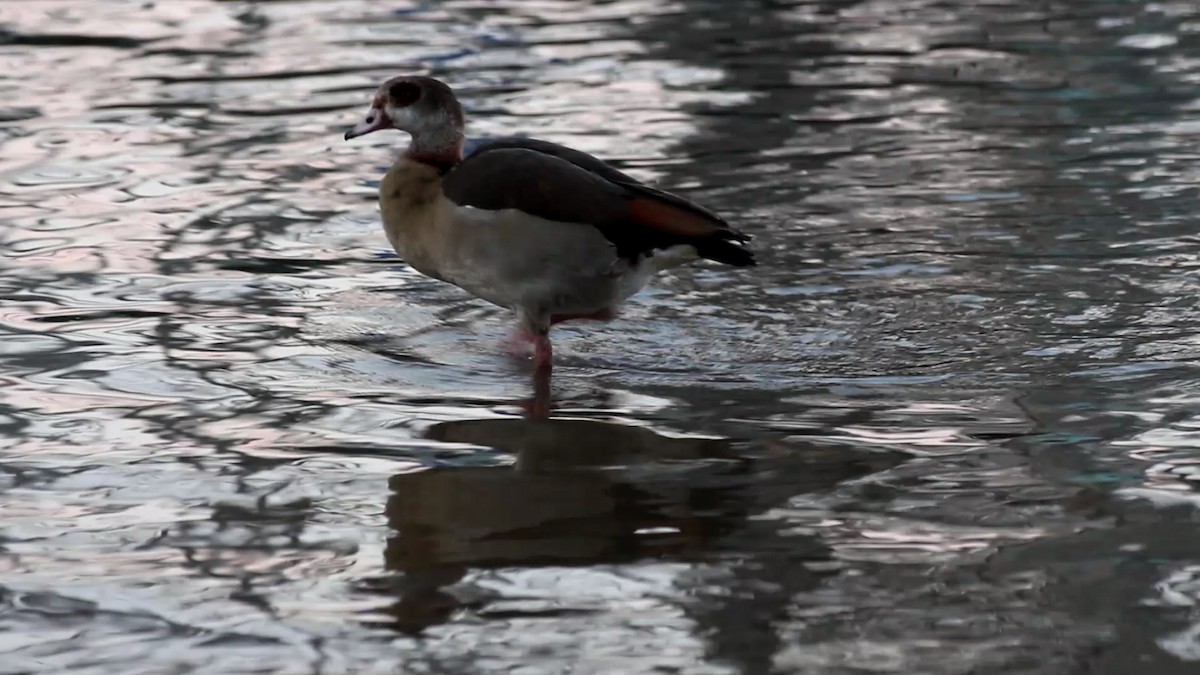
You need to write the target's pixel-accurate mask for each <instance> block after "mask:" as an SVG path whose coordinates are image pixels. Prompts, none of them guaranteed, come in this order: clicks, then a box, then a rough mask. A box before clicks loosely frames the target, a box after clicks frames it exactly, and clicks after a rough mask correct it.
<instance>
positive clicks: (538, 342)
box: [533, 335, 554, 371]
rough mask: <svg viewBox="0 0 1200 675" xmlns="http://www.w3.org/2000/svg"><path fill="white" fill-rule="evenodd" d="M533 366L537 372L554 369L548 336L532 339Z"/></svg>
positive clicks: (536, 336)
mask: <svg viewBox="0 0 1200 675" xmlns="http://www.w3.org/2000/svg"><path fill="white" fill-rule="evenodd" d="M533 365H534V367H535V368H537V369H538V370H546V371H549V370H550V369H551V368H553V367H554V350H553V349H552V348H551V347H550V336H549V335H535V336H534V337H533Z"/></svg>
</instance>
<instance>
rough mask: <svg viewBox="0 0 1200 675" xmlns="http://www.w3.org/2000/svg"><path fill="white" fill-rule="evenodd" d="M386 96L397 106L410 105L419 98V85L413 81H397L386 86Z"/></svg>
mask: <svg viewBox="0 0 1200 675" xmlns="http://www.w3.org/2000/svg"><path fill="white" fill-rule="evenodd" d="M388 98H390V99H392V105H394V106H396V107H398V108H403V107H405V106H410V105H412V104H413V103H416V102H417V99H419V98H421V86H420V85H418V84H416V83H415V82H397V83H395V84H393V85H392V86H390V87H388Z"/></svg>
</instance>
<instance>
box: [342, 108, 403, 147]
mask: <svg viewBox="0 0 1200 675" xmlns="http://www.w3.org/2000/svg"><path fill="white" fill-rule="evenodd" d="M391 128H392V120H391V119H390V118H388V116H387V113H386V112H384V111H383V108H381V107H378V106H372V107H371V111H370V112H368V113H367V119H365V120H363V121H361V122H359V123H358V124H355V125H354V126H353V127H352V128H351V129H348V130H347V131H346V136H345V138H346V140H350V139H351V138H358V137H359V136H366V135H367V134H369V133H371V132H373V131H379V130H380V129H391Z"/></svg>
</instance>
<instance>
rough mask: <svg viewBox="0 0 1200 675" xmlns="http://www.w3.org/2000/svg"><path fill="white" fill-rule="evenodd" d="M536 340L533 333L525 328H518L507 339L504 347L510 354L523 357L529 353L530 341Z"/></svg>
mask: <svg viewBox="0 0 1200 675" xmlns="http://www.w3.org/2000/svg"><path fill="white" fill-rule="evenodd" d="M534 341H535V338H534V336H533V333H530V332H529V331H528V330H526V329H525V328H518V329H516V330H515V331H513V333H512V334H511V335H509V336H508V338H507V339H505V341H504V347H505V348H506V349H507V350H508V353H509V355H510V356H517V357H522V356H527V355H528V354H529V343H531V342H534Z"/></svg>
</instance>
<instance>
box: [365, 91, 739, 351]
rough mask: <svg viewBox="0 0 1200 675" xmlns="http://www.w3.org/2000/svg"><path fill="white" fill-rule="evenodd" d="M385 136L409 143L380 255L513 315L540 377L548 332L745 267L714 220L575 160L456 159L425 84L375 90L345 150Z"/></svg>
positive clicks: (449, 105) (540, 150)
mask: <svg viewBox="0 0 1200 675" xmlns="http://www.w3.org/2000/svg"><path fill="white" fill-rule="evenodd" d="M383 129H398V130H400V131H405V132H407V133H408V134H409V135H411V136H412V141H411V143H410V144H409V146H408V149H407V150H406V151H405V152H404V153H403V154H402V155H401V156H400V157H399V158H398V159H397V160H396V162H395V163H394V164H393V165H392V167H391V169H389V170H388V172H387V175H385V176H384V178H383V181H382V182H381V183H380V185H379V205H380V210H381V211H382V217H383V226H384V230H385V231H386V233H387V237H388V241H389V242H391V245H392V247H393V248H394V249H395V250H396V253H398V254H399V255H400V257H401V258H402V259H403V260H404V261H405V262H407V263H408V264H409V265H411V266H412V267H413V268H415V269H416V270H417V271H418V272H420V273H422V274H424V275H427V276H430V277H433V278H435V279H440V280H442V281H446V282H449V283H451V284H454V285H455V286H458V287H459V288H462V289H463V290H465V291H467V292H468V293H470V294H472V295H474V296H476V297H478V298H482V299H483V300H487V301H488V302H491V303H494V304H496V305H499V306H501V307H507V308H510V309H512V310H513V311H515V312H516V314H517V317H518V319H519V321H520V326H521V334H522V336H523V337H525V338H526V339H532V340H533V343H534V361H535V363H536V366H537V368H538V370H542V369H545V370H547V371H548V370H549V368H550V367H551V365H552V362H553V356H552V352H551V347H550V336H549V333H550V326H551V325H553V324H555V323H558V322H560V321H566V320H570V319H582V318H594V319H599V318H609V317H611V316H612V315H613V313H614V311H615V310H616V308H617V307H618V306H619V305H620V304H621V303H622V302H623V301H625V300H626V299H628V298H629V297H630V296H632V295H633V294H634V293H637V292H638V291H639V290H641V288H642V287H643V286H645V285H646V282H647V281H648V280H649V278H650V277H651V276H652V275H654V274H655V273H656V272H658V271H660V270H663V269H666V268H668V267H674V266H676V265H680V264H682V263H684V262H687V261H689V260H692V259H695V258H696V257H700V258H707V259H709V260H714V261H717V262H721V263H726V264H729V265H735V266H739V267H741V266H746V265H753V264H755V261H754V255H753V254H752V253H751V252H750V251H749V250H747V249H746V248H745V247H744V246H743V244H744V243H745V242H747V241H749V239H750V238H749V237H748V236H746V235H745V234H742V233H741V232H738V231H737V230H735V229H733V228H731V227H730V226H729V224H728V223H726V222H725V221H724V220H722V219H721V218H720V217H719V216H717V215H716V214H714V213H712V212H710V211H708V210H707V209H705V208H703V207H701V206H698V205H696V204H693V203H692V202H690V201H688V200H686V199H684V198H682V197H679V196H676V195H673V194H670V193H668V192H664V191H662V190H657V189H655V188H652V187H649V186H647V185H643V184H642V183H640V182H638V181H637V180H635V179H634V178H632V177H630V176H627V175H625V174H624V173H621V172H620V171H618V170H616V169H614V168H613V167H611V166H609V165H608V164H605V163H604V162H603V161H601V160H599V159H597V158H595V157H593V156H591V155H589V154H586V153H584V152H580V151H578V150H573V149H571V148H567V147H564V146H561V145H557V144H555V143H550V142H547V141H539V140H533V139H526V138H502V139H496V140H490V141H485V142H483V143H480V144H477V145H476V146H475V147H474V148H472V151H471V152H470V153H469V154H468V155H466V156H464V154H463V147H464V141H465V137H464V135H463V109H462V106H461V105H460V104H459V102H458V99H457V98H456V97H455V95H454V92H453V91H452V90H451V89H450V87H448V86H447V85H446V84H444V83H443V82H440V81H438V80H435V79H433V78H430V77H416V76H401V77H394V78H392V79H390V80H388V81H386V82H384V83H383V85H382V86H380V87H379V90H378V91H377V92H376V94H375V99H374V101H373V102H372V104H371V109H370V111H369V112H368V113H367V117H366V119H365V120H363V121H362V122H360V123H359V124H357V125H356V126H355V127H354V128H352V129H350V130H349V131H347V132H346V136H345V138H346V140H350V139H352V138H357V137H359V136H363V135H365V134H369V133H372V132H375V131H380V130H383Z"/></svg>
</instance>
